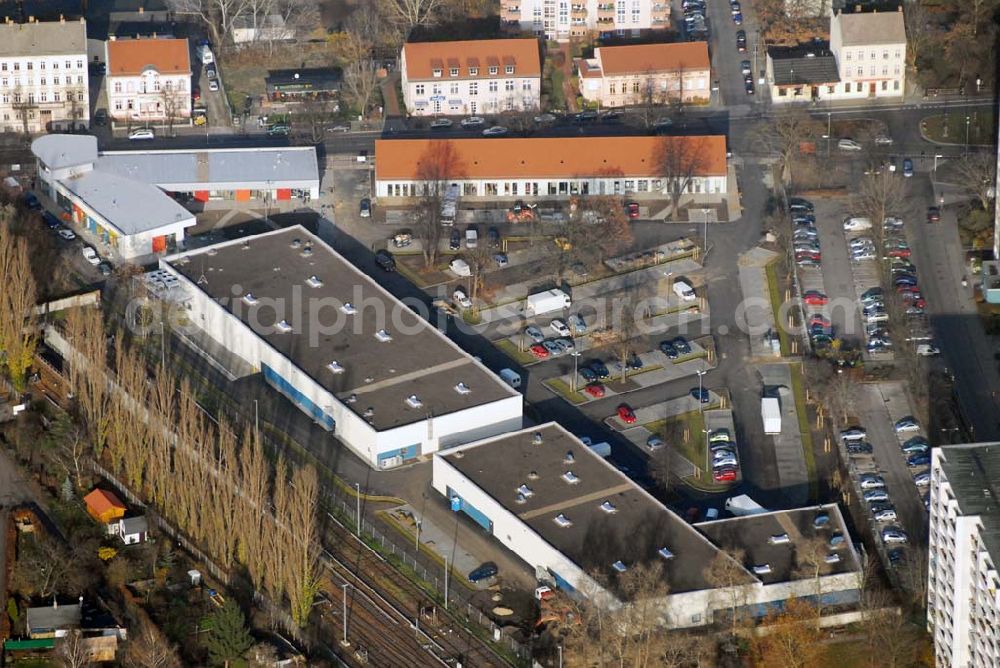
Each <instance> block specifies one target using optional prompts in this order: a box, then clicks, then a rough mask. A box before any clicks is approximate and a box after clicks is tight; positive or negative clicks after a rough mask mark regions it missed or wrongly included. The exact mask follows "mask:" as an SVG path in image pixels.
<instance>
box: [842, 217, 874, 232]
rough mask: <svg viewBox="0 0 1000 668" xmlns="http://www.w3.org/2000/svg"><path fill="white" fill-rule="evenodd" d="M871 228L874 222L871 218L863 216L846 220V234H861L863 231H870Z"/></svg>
mask: <svg viewBox="0 0 1000 668" xmlns="http://www.w3.org/2000/svg"><path fill="white" fill-rule="evenodd" d="M871 228H872V221H871V219H870V218H865V217H863V216H848V217H847V218H845V219H844V231H845V232H860V231H861V230H870V229H871Z"/></svg>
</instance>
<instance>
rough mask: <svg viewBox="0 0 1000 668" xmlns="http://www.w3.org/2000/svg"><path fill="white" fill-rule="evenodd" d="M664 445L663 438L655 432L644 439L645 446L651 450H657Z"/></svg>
mask: <svg viewBox="0 0 1000 668" xmlns="http://www.w3.org/2000/svg"><path fill="white" fill-rule="evenodd" d="M665 445H666V443H664V442H663V439H662V438H660V437H659V436H657V435H655V434H654V435H652V436H650V437H649V438H647V439H646V447H647V448H649V449H650V450H653V451H656V450H659V449H660V448H662V447H663V446H665Z"/></svg>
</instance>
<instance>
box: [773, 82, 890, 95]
mask: <svg viewBox="0 0 1000 668" xmlns="http://www.w3.org/2000/svg"><path fill="white" fill-rule="evenodd" d="M802 89H803V87H802V86H796V87H795V88H793V89H791V90H792V91H794V92H793V93H792V95H802ZM892 89H893V90H894V91H898V90H899V81H898V80H897V81H893V82H892ZM882 90H883V91H888V90H889V82H888V81H883V82H882ZM788 91H789V89H788V88H779V89H778V96H779V97H785V96H786V95H788ZM836 92H837V87H836V86H827V87H826V93H827V95H833V94H834V93H836ZM844 92H845V93H851V92H855V93H864V92H865V82H864V81H859V82H858V83H856V84H854V85H853V86H852V85H851V83H850V82H847V83H845V84H844Z"/></svg>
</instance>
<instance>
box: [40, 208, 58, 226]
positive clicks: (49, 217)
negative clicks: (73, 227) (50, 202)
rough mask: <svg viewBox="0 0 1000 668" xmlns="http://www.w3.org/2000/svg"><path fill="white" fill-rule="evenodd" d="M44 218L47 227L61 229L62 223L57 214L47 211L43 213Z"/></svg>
mask: <svg viewBox="0 0 1000 668" xmlns="http://www.w3.org/2000/svg"><path fill="white" fill-rule="evenodd" d="M42 220H43V221H45V227H47V228H49V229H50V230H58V229H59V224H60V223H59V219H58V218H56V217H55V214H53V213H51V212H49V211H46V212H45V213H43V214H42Z"/></svg>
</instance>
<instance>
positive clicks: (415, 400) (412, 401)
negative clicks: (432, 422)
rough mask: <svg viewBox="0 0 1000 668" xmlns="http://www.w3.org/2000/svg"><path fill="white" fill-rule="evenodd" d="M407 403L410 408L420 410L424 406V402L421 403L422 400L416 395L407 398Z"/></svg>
mask: <svg viewBox="0 0 1000 668" xmlns="http://www.w3.org/2000/svg"><path fill="white" fill-rule="evenodd" d="M406 403H407V405H409V406H410V408H420V407H421V406H423V405H424V402H422V401H420V398H419V397H418V396H417V395H415V394H411V395H410V396H408V397H406Z"/></svg>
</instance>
